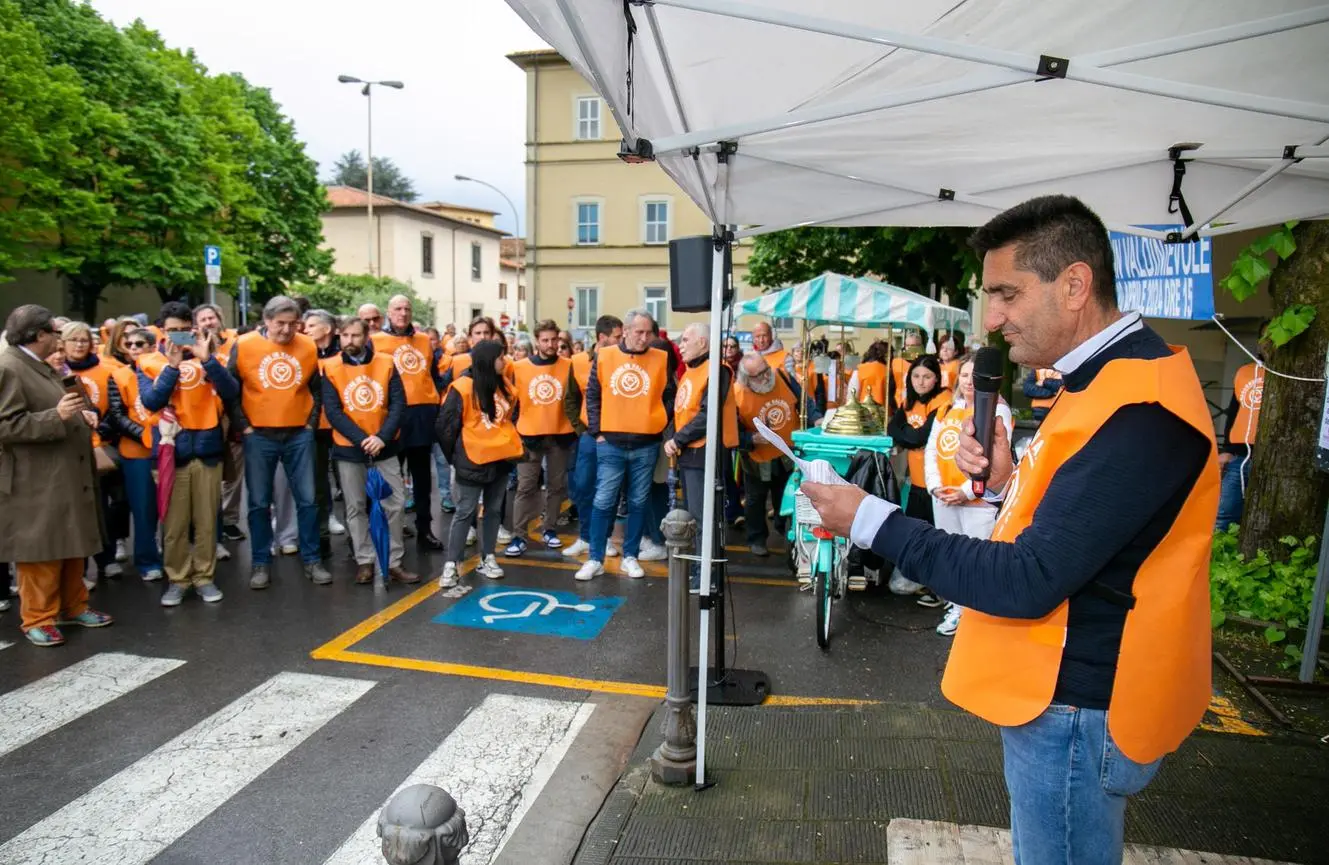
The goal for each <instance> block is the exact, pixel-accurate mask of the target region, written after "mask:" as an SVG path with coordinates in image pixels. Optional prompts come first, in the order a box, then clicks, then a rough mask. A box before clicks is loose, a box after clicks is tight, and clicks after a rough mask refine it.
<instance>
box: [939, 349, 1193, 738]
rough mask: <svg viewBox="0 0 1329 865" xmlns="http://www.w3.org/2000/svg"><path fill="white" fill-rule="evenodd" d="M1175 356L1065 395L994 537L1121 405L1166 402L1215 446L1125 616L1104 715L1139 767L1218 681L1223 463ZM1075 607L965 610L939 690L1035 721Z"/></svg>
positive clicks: (1188, 372)
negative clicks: (1213, 566)
mask: <svg viewBox="0 0 1329 865" xmlns="http://www.w3.org/2000/svg"><path fill="white" fill-rule="evenodd" d="M1172 352H1173V353H1172V355H1171V356H1170V357H1166V358H1162V359H1160V360H1114V361H1110V362H1109V363H1108V364H1107V365H1106V366H1105V367H1104V368H1103V370H1102V372H1100V373H1099V374H1098V375H1097V376H1096V377H1095V378H1094V380H1093V381H1092V382H1091V383H1090V385H1089V387H1088V388H1086V389H1085V390H1083V391H1081V392H1079V393H1069V392H1063V393H1062V395H1061V397H1060V398H1059V399H1058V400H1057V404H1056V405H1055V406H1053V407H1052V410H1051V411H1050V412H1049V413H1048V416H1047V419H1046V420H1044V421H1043V425H1042V426H1041V427H1039V430H1038V434H1037V435H1035V436H1034V439H1033V441H1032V442H1031V443H1030V445H1029V448H1028V450H1027V451H1026V452H1025V455H1024V458H1023V459H1022V460H1021V461H1020V465H1019V467H1018V468H1017V469H1016V472H1015V474H1014V475H1012V477H1011V479H1010V481H1009V482H1008V483H1007V485H1006V490H1005V502H1004V503H1003V505H1002V509H1001V514H1000V515H999V516H998V518H997V524H996V527H995V528H994V529H993V532H992V540H994V541H1001V542H1004V543H1014V542H1015V541H1016V539H1017V538H1019V536H1020V533H1021V532H1023V531H1024V530H1025V529H1026V528H1028V526H1029V525H1030V523H1032V522H1033V519H1034V512H1035V511H1036V510H1037V508H1038V505H1039V502H1040V501H1041V500H1042V498H1043V494H1044V493H1045V492H1046V491H1047V488H1048V485H1049V484H1050V483H1051V482H1052V479H1053V477H1054V476H1055V475H1056V473H1057V471H1058V469H1060V467H1061V466H1062V465H1064V464H1065V463H1066V462H1067V461H1069V460H1070V459H1071V458H1073V457H1074V456H1075V454H1076V453H1077V452H1079V450H1080V449H1081V448H1083V447H1084V446H1085V445H1086V444H1087V443H1088V442H1089V440H1090V439H1091V438H1093V436H1094V434H1095V433H1096V432H1098V430H1099V429H1100V428H1101V427H1102V426H1103V424H1104V423H1106V422H1107V420H1108V418H1110V417H1112V415H1113V414H1114V413H1116V411H1117V410H1118V409H1119V408H1121V407H1122V406H1125V405H1134V404H1140V403H1154V404H1159V405H1161V406H1163V408H1165V409H1167V410H1168V411H1169V412H1171V413H1172V414H1174V415H1176V416H1177V417H1179V418H1181V419H1182V420H1183V421H1185V422H1186V423H1188V424H1190V425H1191V426H1193V427H1194V428H1195V429H1196V430H1197V431H1199V432H1200V433H1201V434H1202V435H1203V436H1204V437H1205V438H1207V439H1209V441H1210V446H1209V463H1208V465H1207V466H1206V467H1205V469H1204V471H1203V472H1201V474H1200V477H1199V478H1198V479H1197V480H1196V482H1195V487H1194V488H1193V489H1192V490H1191V493H1190V495H1189V497H1187V499H1186V501H1185V503H1184V504H1183V505H1182V507H1181V512H1180V513H1179V514H1177V519H1176V521H1175V522H1174V523H1173V525H1172V528H1171V530H1170V531H1169V532H1168V534H1167V536H1166V537H1165V538H1163V540H1162V542H1161V543H1159V545H1158V546H1157V547H1156V548H1155V549H1154V551H1153V552H1152V553H1150V555H1149V557H1148V558H1147V559H1145V561H1144V563H1143V564H1142V565H1140V569H1139V571H1138V572H1137V573H1136V576H1135V581H1134V584H1133V585H1132V588H1131V591H1132V594H1134V596H1135V607H1134V608H1133V609H1132V610H1130V611H1129V612H1128V613H1127V614H1126V625H1125V629H1124V630H1123V632H1122V638H1121V649H1120V652H1119V654H1118V657H1117V672H1116V678H1115V679H1114V681H1113V685H1112V700H1111V702H1110V703H1109V705H1108V713H1107V718H1108V730H1109V731H1110V732H1111V733H1112V738H1113V740H1114V741H1115V742H1116V743H1117V746H1118V747H1119V748H1121V750H1122V752H1123V753H1125V754H1126V756H1127V757H1130V758H1131V759H1132V760H1135V761H1136V762H1139V763H1148V762H1151V761H1153V760H1156V759H1158V758H1159V757H1161V756H1163V755H1164V754H1167V753H1169V752H1171V751H1174V750H1176V748H1177V746H1179V745H1180V744H1181V742H1182V740H1184V739H1185V738H1186V736H1187V735H1188V734H1189V733H1190V732H1191V730H1192V729H1194V727H1195V725H1196V724H1198V723H1199V722H1200V719H1201V717H1203V715H1204V712H1205V709H1206V708H1207V707H1208V705H1209V696H1210V685H1211V683H1210V678H1211V665H1212V660H1211V658H1210V656H1209V650H1210V619H1209V553H1210V538H1211V535H1212V534H1213V529H1214V518H1215V517H1216V516H1217V514H1218V486H1219V479H1218V458H1217V451H1216V448H1215V446H1214V444H1213V441H1214V434H1213V421H1212V420H1211V419H1210V416H1209V411H1208V408H1207V405H1206V403H1205V399H1204V392H1203V391H1202V390H1201V389H1200V383H1199V381H1198V379H1197V378H1196V375H1195V369H1194V367H1193V366H1192V365H1191V359H1190V356H1189V354H1187V352H1186V351H1185V349H1180V348H1173V349H1172ZM1147 446H1148V444H1147V443H1142V444H1141V447H1147ZM1085 576H1086V577H1089V576H1092V575H1090V574H1086V575H1085ZM1068 610H1069V602H1067V601H1063V602H1062V603H1061V605H1060V606H1059V607H1057V609H1055V610H1053V611H1052V612H1051V613H1049V614H1048V615H1046V616H1044V617H1043V618H1041V619H1032V620H1031V619H1004V618H1000V617H997V616H989V615H986V614H984V613H980V612H978V611H977V610H966V611H965V614H964V617H963V618H962V619H961V620H960V630H959V632H958V633H957V634H956V636H955V644H954V646H952V648H951V655H950V660H949V662H948V663H947V665H946V675H945V677H944V678H943V679H942V684H941V687H942V692H943V693H944V694H945V695H946V697H947V698H948V699H949V700H951V701H952V702H953V703H955V704H957V705H959V706H961V707H962V708H964V709H967V710H969V711H970V712H973V713H974V714H975V715H978V716H979V717H982V718H985V719H987V720H988V721H991V722H992V723H994V724H998V725H1000V726H1003V727H1011V726H1018V725H1020V724H1025V723H1028V722H1029V721H1032V720H1033V719H1034V718H1036V717H1038V716H1039V715H1040V714H1041V713H1042V712H1043V711H1044V710H1045V709H1047V707H1048V705H1049V704H1050V703H1051V702H1052V697H1053V694H1054V692H1055V690H1056V684H1057V674H1058V671H1059V670H1060V668H1061V657H1062V650H1063V647H1064V646H1065V644H1066V623H1067V616H1068Z"/></svg>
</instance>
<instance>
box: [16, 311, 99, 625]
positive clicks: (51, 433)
mask: <svg viewBox="0 0 1329 865" xmlns="http://www.w3.org/2000/svg"><path fill="white" fill-rule="evenodd" d="M5 335H6V338H7V342H8V345H7V346H6V347H5V349H4V350H3V351H2V352H0V561H7V562H14V563H15V564H16V566H17V568H18V586H19V602H20V604H21V606H22V610H23V633H24V634H25V635H26V636H27V638H28V640H29V641H30V642H32V643H33V644H34V645H38V646H58V645H60V644H62V643H63V642H64V641H65V638H64V635H62V634H61V633H60V629H59V628H58V627H57V625H81V626H82V627H85V628H101V627H105V626H106V625H109V624H111V621H112V620H111V617H110V616H108V615H106V614H105V613H99V612H97V611H95V610H92V609H89V608H88V590H87V587H86V586H85V585H84V584H83V568H84V563H85V561H86V560H87V557H88V556H91V555H93V554H95V553H96V552H98V551H99V550H100V549H101V548H102V524H101V511H100V509H99V506H98V502H99V500H100V497H99V495H98V490H97V474H96V462H95V460H94V459H93V455H92V428H93V427H94V426H96V423H97V416H96V414H94V413H93V412H91V411H88V410H87V404H86V402H85V400H84V397H83V396H82V395H81V394H79V393H66V392H65V385H64V384H63V383H62V382H61V379H60V376H59V375H58V374H57V373H56V372H55V370H53V369H51V367H49V366H48V365H47V364H46V363H45V361H46V358H47V356H49V355H50V354H51V352H53V351H54V350H55V348H56V345H57V343H58V339H59V337H58V336H57V334H56V332H55V326H54V323H53V319H52V316H51V312H50V310H48V309H45V308H43V307H40V306H37V305H35V304H27V305H24V306H20V307H19V308H18V309H15V310H14V311H13V312H12V313H10V315H9V319H8V321H6V323H5Z"/></svg>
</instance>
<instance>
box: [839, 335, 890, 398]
mask: <svg viewBox="0 0 1329 865" xmlns="http://www.w3.org/2000/svg"><path fill="white" fill-rule="evenodd" d="M889 356H890V346H889V345H887V344H886V341H885V340H881V339H879V340H877V341H876V342H874V343H872V345H870V346H868V350H867V351H866V352H865V353H864V354H863V360H862V361H861V362H860V363H859V364H858V369H856V370H854V374H853V375H852V376H850V377H849V384H848V389H849V390H851V391H853V392H854V393H855V394H857V395H858V399H859V400H860V401H862V400H864V399H867V397H868V395H869V394H871V395H872V400H873V402H875V403H876V404H877V405H879V406H885V405H886V391H887V390H888V380H889V379H890V370H889V369H887V367H886V360H887V358H888V357H889Z"/></svg>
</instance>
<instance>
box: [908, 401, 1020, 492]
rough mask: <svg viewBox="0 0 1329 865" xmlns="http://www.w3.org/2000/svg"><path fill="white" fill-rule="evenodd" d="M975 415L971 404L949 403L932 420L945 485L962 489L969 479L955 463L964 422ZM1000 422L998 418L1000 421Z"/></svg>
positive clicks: (940, 469)
mask: <svg viewBox="0 0 1329 865" xmlns="http://www.w3.org/2000/svg"><path fill="white" fill-rule="evenodd" d="M973 416H974V410H973V408H972V407H971V406H964V407H956V406H954V405H948V406H946V407H945V408H943V409H940V410H939V411H938V412H937V417H936V419H935V420H934V421H933V422H932V423H933V429H934V430H936V436H937V471H938V473H940V474H941V485H942V486H943V487H952V488H954V489H962V488H963V487H964V485H965V482H966V481H968V480H969V476H968V475H967V474H965V473H964V472H962V471H960V467H959V466H957V465H956V464H955V454H956V453H957V452H958V451H959V450H960V436H961V434H962V433H963V432H964V422H965V421H967V420H969V418H971V417H973ZM1000 422H1001V421H1000V419H998V423H1000ZM919 486H922V484H919ZM979 503H980V504H981V502H979Z"/></svg>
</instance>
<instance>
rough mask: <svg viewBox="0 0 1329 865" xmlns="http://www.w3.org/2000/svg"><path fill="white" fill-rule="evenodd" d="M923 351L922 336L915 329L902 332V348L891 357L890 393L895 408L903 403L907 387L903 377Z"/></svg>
mask: <svg viewBox="0 0 1329 865" xmlns="http://www.w3.org/2000/svg"><path fill="white" fill-rule="evenodd" d="M922 353H923V336H922V334H920V333H919V332H918V331H916V330H906V331H905V332H904V349H903V350H902V351H901V352H900V353H899V354H898V355H896V356H895V357H894V358H892V359H891V395H890V399H891V400H892V401H893V402H894V404H895V407H896V408H900V407H901V406H903V405H904V400H905V397H906V396H907V395H908V388H907V387H906V386H905V379H906V378H907V377H908V375H909V367H910V365H911V364H912V363H913V362H914V361H915V360H917V359H918V356H919V355H920V354H922Z"/></svg>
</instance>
